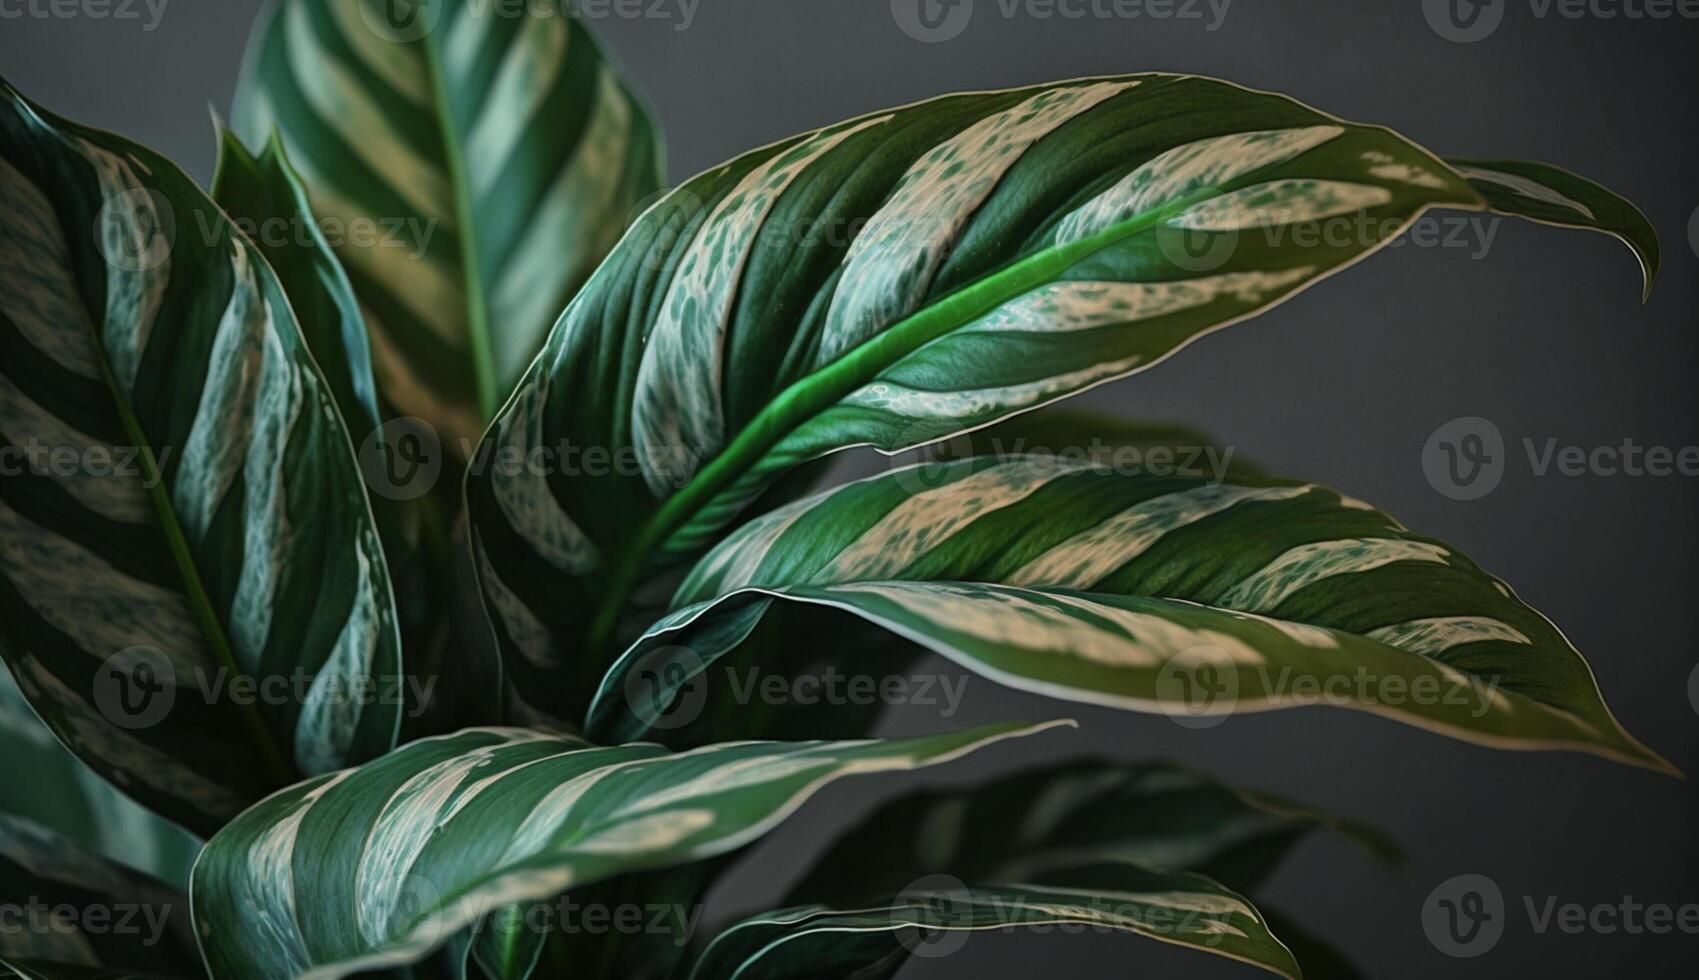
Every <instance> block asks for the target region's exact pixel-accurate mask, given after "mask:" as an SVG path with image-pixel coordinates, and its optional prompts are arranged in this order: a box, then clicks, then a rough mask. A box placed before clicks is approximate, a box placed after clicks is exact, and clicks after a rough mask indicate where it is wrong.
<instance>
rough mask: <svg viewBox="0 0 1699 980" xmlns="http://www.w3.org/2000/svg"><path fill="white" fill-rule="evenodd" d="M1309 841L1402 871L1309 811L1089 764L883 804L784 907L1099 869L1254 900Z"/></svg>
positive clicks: (1141, 768) (1171, 774) (1381, 851)
mask: <svg viewBox="0 0 1699 980" xmlns="http://www.w3.org/2000/svg"><path fill="white" fill-rule="evenodd" d="M1318 828H1327V829H1332V830H1335V831H1337V832H1339V833H1341V834H1342V835H1344V836H1345V837H1347V838H1348V839H1351V840H1353V841H1355V842H1357V843H1359V844H1361V845H1362V846H1363V847H1364V848H1365V849H1367V850H1368V851H1369V852H1370V853H1373V854H1375V855H1376V856H1378V857H1380V858H1382V859H1383V860H1387V861H1395V860H1397V859H1398V855H1399V852H1398V848H1397V846H1396V845H1395V844H1393V843H1391V842H1390V841H1389V840H1388V839H1387V838H1386V837H1385V836H1384V835H1382V834H1381V833H1379V832H1378V831H1375V830H1372V829H1370V828H1368V827H1366V826H1364V825H1362V824H1359V823H1356V822H1353V821H1350V820H1346V819H1343V818H1340V817H1337V816H1334V815H1332V814H1328V813H1324V812H1322V811H1319V810H1315V809H1312V808H1310V807H1305V806H1301V805H1298V804H1295V803H1291V802H1289V801H1286V800H1283V799H1280V798H1278V797H1274V796H1269V795H1266V794H1262V793H1256V792H1252V791H1248V790H1241V789H1235V788H1233V787H1230V786H1226V785H1223V784H1221V783H1219V782H1216V781H1215V780H1212V779H1209V778H1207V777H1205V776H1203V775H1201V774H1199V773H1195V772H1192V771H1190V770H1187V769H1183V768H1180V767H1178V766H1173V765H1167V764H1161V763H1146V764H1140V765H1124V764H1117V763H1113V762H1107V761H1100V760H1084V761H1080V762H1072V763H1069V764H1066V765H1061V766H1044V767H1042V768H1037V769H1032V770H1027V771H1023V772H1018V773H1015V774H1013V775H1010V776H1004V777H1002V778H1000V779H998V780H995V781H993V782H990V783H987V784H984V785H981V786H974V787H970V788H967V789H959V790H938V791H934V790H924V791H920V792H915V793H910V794H907V795H905V796H900V797H897V798H896V799H893V800H891V801H889V802H887V803H884V804H882V805H881V806H880V807H879V808H878V809H876V810H874V811H873V812H872V813H870V814H868V815H867V816H866V817H864V818H863V819H861V820H859V821H858V822H857V823H856V824H855V826H853V827H851V828H850V829H849V830H848V831H845V832H844V833H843V834H842V835H841V836H839V837H838V839H837V840H835V841H834V842H833V843H832V846H831V847H830V848H829V849H828V850H827V851H826V852H825V853H824V854H823V855H821V856H820V858H818V859H817V860H816V861H815V863H814V865H813V867H811V868H810V869H809V872H808V874H807V875H806V876H805V877H804V878H803V880H802V881H801V882H800V883H799V884H797V886H796V887H795V888H794V889H793V890H792V891H791V893H790V897H789V901H791V902H793V903H797V904H802V903H810V902H813V903H824V904H836V905H843V904H847V903H850V902H854V901H856V900H858V899H861V898H865V897H866V896H868V895H880V894H895V893H897V892H899V891H901V890H902V889H903V888H904V887H906V886H907V884H908V883H909V882H911V881H913V880H914V879H915V878H917V877H922V876H925V875H949V876H951V877H954V878H958V879H960V880H962V881H966V882H970V883H972V884H975V885H980V884H999V883H1009V882H1017V881H1025V880H1027V879H1029V878H1031V877H1032V876H1033V875H1036V874H1040V873H1043V872H1046V871H1054V870H1058V869H1063V868H1068V867H1072V866H1076V865H1081V864H1091V863H1096V862H1103V861H1130V862H1132V863H1134V864H1137V865H1140V866H1142V867H1146V868H1151V869H1154V870H1158V871H1192V872H1197V873H1199V874H1202V875H1205V876H1207V877H1209V878H1212V879H1215V880H1216V881H1220V882H1222V883H1224V884H1226V885H1227V886H1228V887H1230V888H1233V889H1235V890H1237V891H1240V892H1245V893H1251V892H1255V891H1256V890H1257V889H1258V888H1260V887H1261V886H1262V884H1263V882H1264V881H1265V879H1266V878H1267V876H1268V874H1269V873H1270V872H1271V871H1272V870H1273V869H1274V866H1275V865H1276V864H1278V863H1279V861H1280V860H1281V859H1282V858H1283V857H1285V855H1286V854H1287V853H1288V852H1289V851H1290V850H1291V848H1292V846H1293V845H1294V844H1296V843H1297V842H1298V841H1299V840H1300V839H1302V838H1303V837H1304V835H1306V834H1308V833H1309V832H1311V831H1313V830H1316V829H1318Z"/></svg>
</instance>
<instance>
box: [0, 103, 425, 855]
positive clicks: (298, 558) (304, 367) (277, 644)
mask: <svg viewBox="0 0 1699 980" xmlns="http://www.w3.org/2000/svg"><path fill="white" fill-rule="evenodd" d="M0 195H3V197H4V205H3V207H0V214H4V215H5V219H4V224H3V225H0V276H3V277H4V279H5V288H4V290H3V291H0V439H3V440H4V441H5V442H6V443H9V444H10V445H11V446H16V447H23V448H26V449H27V448H28V447H31V446H37V447H46V448H47V449H48V450H50V455H47V456H39V455H38V456H36V457H34V458H32V462H31V466H30V468H29V471H28V472H27V473H25V474H23V475H20V476H17V477H10V476H9V477H7V478H6V479H5V480H4V481H0V551H3V552H4V554H5V555H6V561H5V563H4V567H3V568H0V652H3V653H4V656H5V659H6V661H7V664H8V665H9V666H10V667H11V669H12V673H13V676H14V677H15V679H16V680H17V683H18V686H19V688H20V689H22V690H23V692H24V693H25V695H26V696H27V697H28V698H29V700H30V702H31V704H33V705H34V706H35V708H36V710H37V711H38V712H39V713H40V714H41V716H42V718H43V719H44V720H45V721H46V723H47V724H48V726H49V727H50V728H52V729H53V731H54V733H55V734H56V735H58V736H59V738H60V739H61V740H63V741H64V742H65V743H66V744H67V745H68V746H69V747H70V748H71V749H72V750H73V751H75V752H76V753H77V754H78V755H79V756H80V757H81V758H83V760H84V761H86V762H88V763H89V764H90V765H91V766H92V767H94V769H95V770H96V771H97V772H99V773H100V774H101V775H103V776H105V777H107V778H108V779H110V780H112V781H113V782H115V783H116V784H117V785H118V786H120V787H121V788H122V789H124V791H125V792H127V793H128V794H129V795H131V796H132V797H134V798H135V799H137V800H138V801H140V802H142V803H144V804H146V805H148V806H150V807H152V808H154V809H156V810H158V811H160V812H162V813H164V814H166V815H167V816H170V817H171V818H173V819H174V820H176V821H178V822H179V823H181V824H183V825H184V826H187V827H189V828H191V829H194V830H197V831H199V832H201V833H203V834H205V833H210V832H211V831H212V830H213V829H216V828H217V827H218V826H219V825H221V824H222V823H223V821H224V820H225V819H226V818H228V817H231V816H234V815H235V814H236V813H237V812H239V811H240V810H241V809H242V808H243V807H245V806H247V805H248V804H249V803H251V802H253V801H254V800H256V799H258V798H259V797H260V796H262V795H264V793H265V792H267V791H269V790H272V789H275V788H277V787H278V786H282V785H287V784H288V783H290V782H293V781H294V780H295V779H298V778H300V775H302V774H312V773H317V772H324V771H328V770H331V769H335V768H338V767H340V766H343V765H346V764H348V763H349V762H352V761H358V760H360V759H364V758H370V757H371V756H374V755H377V754H380V753H382V752H383V751H385V750H386V749H388V748H389V747H390V745H392V744H393V738H394V733H395V729H396V724H397V716H398V708H397V707H395V706H393V705H389V704H385V703H383V701H382V699H367V698H362V697H361V696H360V695H359V694H358V692H359V691H361V690H364V689H365V688H366V687H368V686H370V685H373V684H377V683H378V681H377V679H378V678H382V677H394V676H396V675H397V674H398V672H399V670H400V650H399V642H398V639H397V636H396V631H395V615H394V610H393V600H392V598H391V594H390V586H389V579H388V575H387V572H386V569H385V563H384V557H383V553H382V549H381V546H380V545H379V543H378V537H377V533H376V531H375V529H374V524H373V519H372V515H371V511H370V510H369V508H368V506H367V503H366V497H365V489H364V487H363V486H362V483H361V478H360V473H359V469H358V467H357V464H356V462H355V458H354V451H353V447H352V446H351V445H350V443H349V438H348V433H347V430H346V428H345V426H344V425H343V423H342V420H341V418H340V417H339V415H338V412H337V408H336V405H335V403H334V400H333V398H332V395H331V386H330V384H329V383H328V382H327V381H326V380H325V377H324V375H323V374H322V373H321V372H320V370H319V368H318V367H317V365H316V364H315V363H314V362H313V359H312V357H311V355H310V354H309V352H308V350H307V347H306V344H305V343H304V341H303V339H302V336H301V331H300V329H299V327H298V326H297V324H296V321H295V319H294V317H293V315H292V313H291V312H290V307H289V304H288V302H287V300H286V299H285V297H284V294H283V291H282V288H281V286H280V285H279V283H278V281H277V278H276V276H275V275H274V274H273V273H272V271H271V268H270V266H269V265H268V264H267V263H266V261H265V258H264V256H262V255H261V254H259V253H258V252H257V251H255V249H254V248H253V246H252V245H251V244H249V243H248V242H247V240H246V239H245V238H243V237H242V236H241V235H239V234H237V233H236V232H235V230H234V228H233V226H232V225H231V224H230V222H229V220H228V219H227V218H226V217H225V216H224V214H223V213H222V212H221V211H220V210H219V209H218V207H217V206H216V205H215V204H214V203H213V202H212V201H211V200H210V199H209V198H207V197H206V195H204V194H203V193H201V191H200V190H199V189H197V188H196V187H195V185H194V184H193V182H192V181H190V180H189V179H188V177H186V176H185V175H184V174H183V173H182V172H181V171H180V170H178V169H177V168H176V167H175V166H173V165H172V164H171V163H170V162H169V161H167V160H165V159H164V158H162V157H160V156H159V155H158V154H155V153H153V152H151V151H149V150H147V149H145V148H143V147H141V146H138V145H136V144H134V143H131V142H129V141H127V140H124V139H121V138H119V137H116V136H113V135H110V134H106V133H101V132H96V131H94V130H90V129H86V128H84V127H80V126H77V125H75V124H72V123H69V122H66V121H64V120H60V119H58V118H56V117H53V116H52V115H50V114H48V113H46V112H44V111H42V110H40V109H38V108H36V107H35V106H33V105H31V104H30V103H28V102H27V101H25V100H24V99H23V97H22V96H20V95H18V94H17V93H16V92H15V91H14V90H13V89H11V88H10V87H0ZM236 675H241V676H244V677H249V678H253V679H255V680H256V681H259V680H265V681H268V682H272V683H273V684H274V685H279V684H280V685H282V686H281V688H280V687H278V686H273V687H272V689H271V690H272V691H273V692H274V694H273V695H272V696H268V697H258V698H252V699H249V698H243V697H239V695H238V693H237V692H238V691H239V690H240V688H233V687H232V686H231V685H232V684H233V683H235V682H236V681H237V677H236ZM380 686H381V685H380ZM280 690H281V691H282V692H283V693H281V694H279V693H275V692H278V691H280ZM244 702H247V703H244ZM255 702H258V703H255Z"/></svg>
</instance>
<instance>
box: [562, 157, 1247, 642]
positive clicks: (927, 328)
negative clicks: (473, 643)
mask: <svg viewBox="0 0 1699 980" xmlns="http://www.w3.org/2000/svg"><path fill="white" fill-rule="evenodd" d="M1219 193H1220V191H1218V190H1215V189H1213V188H1205V189H1201V190H1197V191H1194V192H1192V193H1190V194H1186V195H1183V196H1182V197H1179V198H1177V199H1175V200H1174V201H1171V202H1169V203H1168V204H1167V205H1165V206H1164V207H1162V208H1159V209H1158V210H1156V211H1152V212H1147V213H1145V214H1142V215H1139V216H1138V217H1135V218H1131V219H1129V220H1127V221H1123V222H1121V223H1120V224H1117V225H1113V226H1111V227H1109V228H1106V229H1104V230H1103V231H1100V232H1098V233H1097V234H1095V235H1092V236H1090V237H1088V238H1082V239H1080V240H1079V241H1076V242H1070V243H1068V244H1067V245H1063V246H1060V247H1057V248H1049V249H1045V250H1043V251H1041V252H1037V253H1035V254H1033V255H1030V256H1028V257H1026V258H1025V259H1022V260H1020V261H1019V262H1016V263H1014V264H1012V265H1010V266H1009V267H1008V268H1006V269H1004V270H1002V271H1001V272H997V273H994V274H992V275H989V276H987V277H985V278H984V279H981V280H979V281H978V282H975V283H974V284H973V285H971V286H968V287H966V288H965V289H961V290H959V291H957V292H955V293H952V294H951V295H950V296H948V297H946V298H945V299H943V300H941V301H939V302H937V303H934V304H932V305H931V306H928V307H926V308H925V309H923V310H921V311H919V312H918V313H915V314H913V315H912V316H909V317H907V318H906V319H903V320H900V321H898V322H897V323H896V324H894V325H893V326H892V327H890V328H889V329H888V330H885V331H884V332H883V333H881V334H879V335H878V336H876V337H874V338H873V339H872V340H870V341H868V342H867V343H865V344H862V345H861V346H860V347H857V348H856V349H854V350H852V351H850V352H849V353H848V354H846V355H844V356H843V357H841V358H839V359H838V360H836V361H834V362H832V363H831V364H829V365H827V366H826V367H824V368H821V369H820V370H818V371H816V372H814V373H813V374H811V375H809V376H808V377H806V378H803V379H801V380H800V381H797V382H796V383H795V384H792V385H791V386H790V387H789V388H786V389H785V390H784V391H783V392H780V394H779V396H778V397H777V398H775V399H773V401H772V402H770V403H768V405H767V406H766V407H765V408H763V409H762V410H761V411H760V412H759V413H758V414H757V415H756V416H755V418H754V419H752V420H750V422H749V424H748V425H746V426H744V428H743V430H742V431H740V432H739V433H738V434H737V437H736V438H735V439H733V440H732V442H731V444H730V445H728V446H727V447H726V448H725V450H724V451H722V452H721V453H720V454H719V455H717V456H715V457H714V459H713V460H712V461H710V462H709V463H708V465H707V466H705V467H703V468H702V470H701V471H700V472H699V473H697V474H696V476H695V477H694V478H692V479H691V481H690V482H689V483H688V484H686V485H685V487H684V489H683V490H680V491H679V492H678V493H676V494H674V495H673V496H672V497H670V498H668V499H667V501H666V502H665V503H663V504H662V505H661V508H660V509H659V510H657V511H656V512H655V513H654V515H653V516H651V517H650V518H649V520H648V521H646V522H644V525H643V527H642V528H641V529H640V530H639V531H638V534H637V537H636V539H635V540H634V541H633V542H632V544H631V546H630V547H628V548H625V549H623V550H622V551H621V552H620V557H619V560H618V562H617V563H616V564H615V566H614V571H613V574H612V575H611V576H609V580H608V591H607V592H606V593H604V594H603V598H602V602H601V605H600V606H599V607H598V609H597V611H596V618H595V619H594V620H592V621H591V624H590V630H589V633H588V634H587V641H588V642H587V645H588V652H589V654H590V661H591V662H592V663H596V664H600V663H604V662H605V661H606V659H607V655H608V649H607V648H608V646H609V644H610V642H611V641H612V639H613V635H614V631H615V629H616V628H617V627H618V625H619V615H620V613H621V612H622V611H623V610H624V608H625V605H626V603H627V601H629V599H630V597H631V592H632V590H633V589H635V588H636V587H637V584H638V580H639V579H640V577H641V576H642V573H643V566H644V562H645V561H646V560H647V559H648V557H649V555H650V554H651V553H652V552H653V551H654V550H655V549H656V548H658V547H660V546H661V545H662V544H664V543H665V542H666V540H667V538H669V537H671V536H672V534H673V532H674V531H676V530H678V529H679V528H680V527H682V526H683V525H684V524H685V522H686V521H688V520H689V518H690V517H691V515H693V514H695V513H696V512H697V510H699V509H700V508H701V507H702V506H704V505H706V504H707V503H709V502H710V501H712V500H713V498H714V496H715V495H717V494H718V493H720V492H721V491H722V490H724V489H726V487H727V486H729V485H730V484H731V483H733V482H734V481H735V480H736V479H737V478H738V477H739V476H741V475H742V474H743V473H744V472H745V471H746V470H747V469H749V468H750V467H752V466H754V465H755V464H756V463H758V462H760V460H761V458H762V457H763V456H765V455H766V453H767V452H768V451H769V450H770V449H772V448H773V447H774V446H775V445H777V444H778V443H779V442H780V441H781V440H782V439H784V438H785V437H786V436H787V435H789V434H790V433H791V431H793V429H794V428H795V426H794V425H792V424H791V420H792V419H794V418H804V419H806V418H811V417H813V416H815V415H817V414H818V413H820V412H822V411H825V410H826V409H827V408H830V407H831V406H832V405H834V404H836V403H837V402H839V401H840V400H842V399H843V398H844V397H845V396H846V395H849V394H850V393H851V392H854V391H855V390H856V389H858V388H860V387H861V386H862V385H865V384H866V383H867V382H869V381H871V380H872V379H873V378H875V377H877V376H878V375H879V374H880V372H882V371H884V370H885V369H886V368H888V367H890V366H891V365H892V364H894V363H896V362H897V361H898V360H900V359H901V358H903V357H905V356H907V355H908V354H909V353H911V352H912V351H914V350H915V349H917V348H919V347H920V346H921V345H923V344H926V343H928V342H930V341H932V340H936V339H937V338H939V337H942V336H944V335H945V334H947V333H949V332H951V331H953V330H956V329H958V328H960V327H961V326H962V325H963V324H964V323H970V322H972V321H973V320H976V319H978V318H979V317H982V316H984V315H986V314H987V313H990V312H991V311H992V310H994V309H996V308H997V307H999V306H1001V305H1002V304H1004V303H1006V302H1008V301H1009V300H1010V299H1013V298H1014V297H1016V296H1020V295H1022V294H1023V293H1026V292H1029V291H1031V290H1033V289H1036V288H1038V287H1039V286H1042V285H1044V284H1045V283H1047V282H1050V281H1052V280H1054V279H1055V278H1056V277H1057V276H1058V275H1060V274H1061V273H1062V272H1064V271H1065V270H1067V269H1068V268H1069V267H1070V266H1073V265H1075V264H1077V263H1078V262H1080V261H1081V260H1082V259H1085V258H1087V257H1089V256H1090V255H1092V254H1094V253H1096V252H1100V251H1102V250H1104V249H1106V248H1108V247H1110V246H1111V245H1114V244H1116V243H1118V242H1121V241H1124V240H1125V239H1127V238H1130V237H1132V236H1133V235H1137V234H1139V233H1140V232H1143V231H1146V230H1148V229H1150V228H1152V227H1155V226H1156V225H1157V224H1159V223H1161V222H1163V221H1166V220H1168V219H1169V218H1170V217H1173V216H1175V215H1177V214H1180V213H1182V212H1184V211H1185V210H1187V209H1188V208H1190V207H1191V206H1192V205H1194V204H1197V203H1199V202H1201V201H1205V200H1208V199H1210V198H1212V197H1215V196H1216V195H1218V194H1219ZM898 448H901V447H898Z"/></svg>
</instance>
